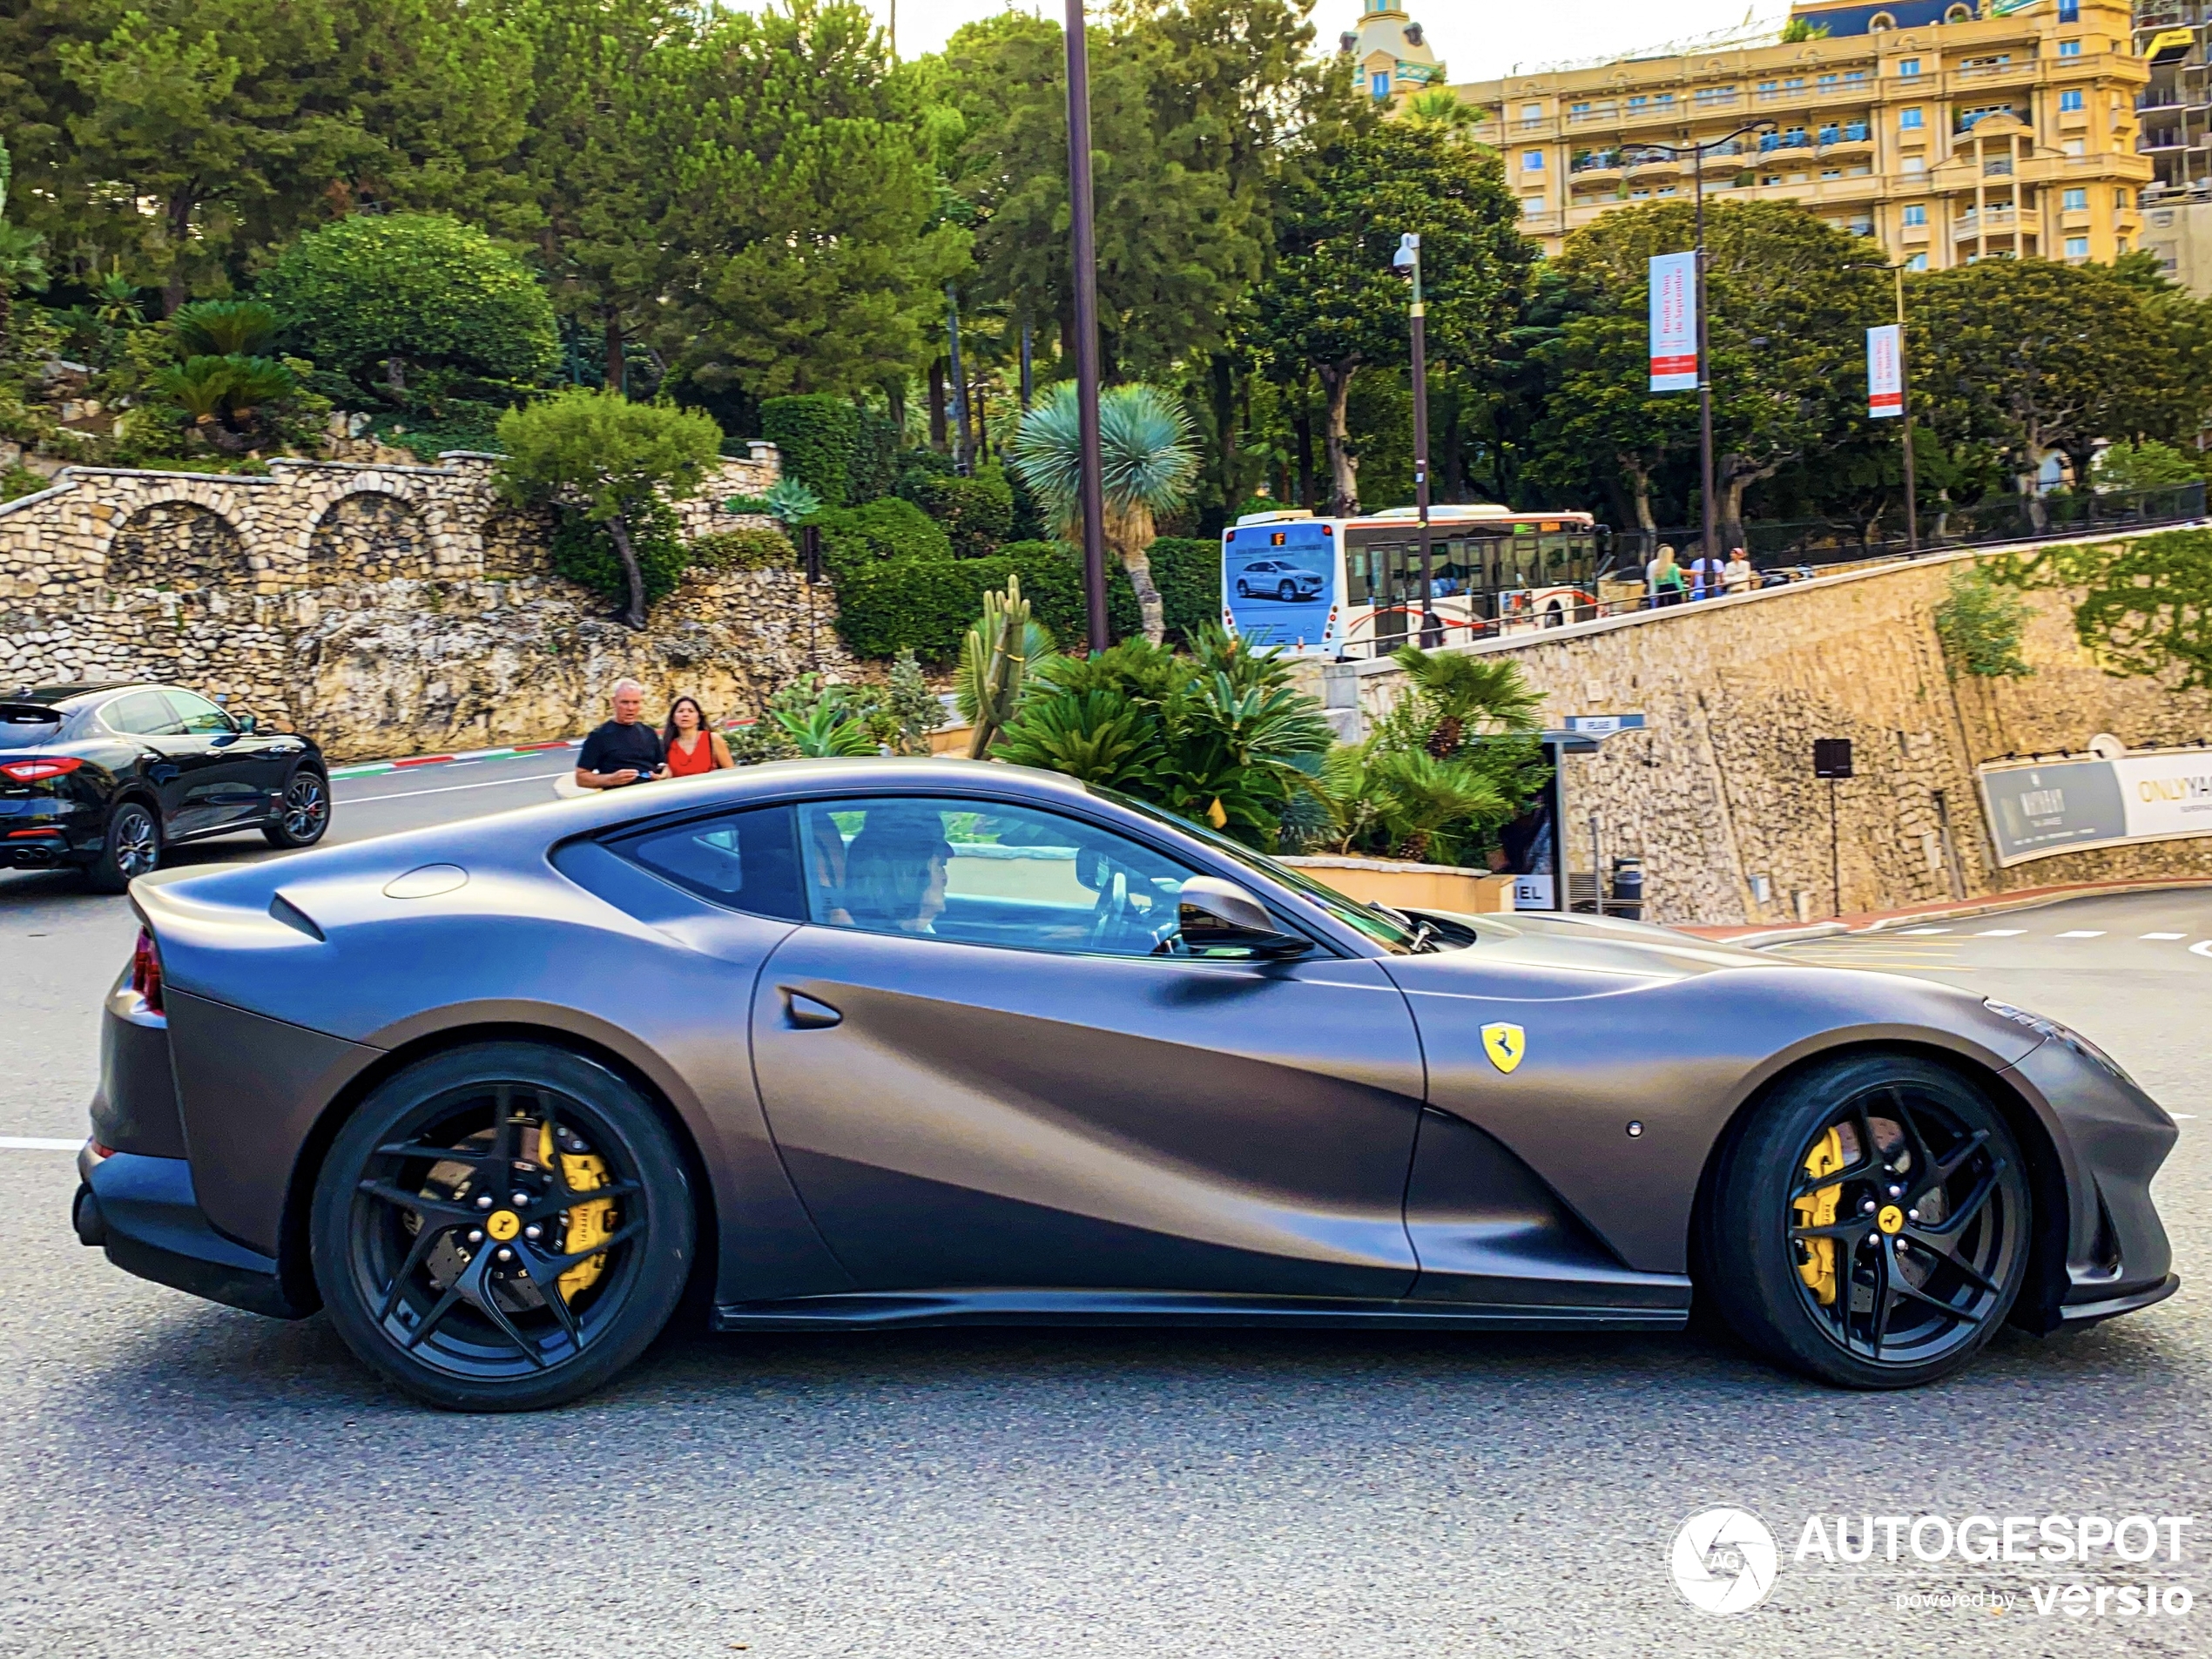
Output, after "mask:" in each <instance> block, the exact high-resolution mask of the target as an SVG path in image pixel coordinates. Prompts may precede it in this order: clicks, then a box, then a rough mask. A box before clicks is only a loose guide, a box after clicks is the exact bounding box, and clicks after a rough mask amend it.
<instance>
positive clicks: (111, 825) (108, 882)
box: [85, 800, 161, 893]
mask: <svg viewBox="0 0 2212 1659" xmlns="http://www.w3.org/2000/svg"><path fill="white" fill-rule="evenodd" d="M160 863H161V820H160V819H158V818H157V817H155V816H154V812H153V808H152V807H151V806H147V805H146V804H145V802H144V801H138V800H126V801H122V802H120V803H118V805H117V806H116V807H115V809H114V810H113V811H112V812H111V813H109V814H108V815H107V833H106V834H105V835H104V836H103V837H102V838H101V840H100V851H99V853H98V856H97V857H96V858H95V859H94V860H92V865H91V868H90V869H88V870H87V871H86V872H85V879H86V880H87V881H88V882H89V883H90V884H91V887H92V889H93V890H94V891H95V892H97V893H120V892H122V891H123V889H124V888H125V887H129V886H130V885H131V882H132V878H133V877H136V876H141V875H146V874H150V873H152V871H153V870H154V869H155V868H157V867H158V866H159V865H160Z"/></svg>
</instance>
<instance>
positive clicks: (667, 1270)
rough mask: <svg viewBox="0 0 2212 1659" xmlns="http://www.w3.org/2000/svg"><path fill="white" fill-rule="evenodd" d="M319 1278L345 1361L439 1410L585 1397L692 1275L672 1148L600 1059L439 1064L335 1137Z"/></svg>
mask: <svg viewBox="0 0 2212 1659" xmlns="http://www.w3.org/2000/svg"><path fill="white" fill-rule="evenodd" d="M310 1227H311V1234H312V1238H311V1244H312V1253H313V1259H314V1273H315V1283H316V1285H317V1286H318V1287H319V1288H320V1291H321V1292H322V1297H323V1301H324V1304H325V1305H326V1306H327V1308H328V1309H329V1311H330V1316H331V1318H332V1320H333V1322H334V1323H335V1324H336V1325H337V1327H338V1330H339V1332H340V1333H341V1335H342V1336H343V1337H344V1338H345V1339H346V1342H347V1345H348V1346H350V1347H351V1348H352V1349H353V1351H354V1353H356V1354H357V1355H359V1356H360V1357H361V1359H362V1360H363V1361H364V1362H366V1363H367V1364H368V1365H369V1366H371V1367H373V1368H374V1369H375V1370H377V1371H379V1372H382V1373H383V1374H384V1375H385V1376H387V1377H388V1378H390V1379H392V1380H393V1381H394V1382H395V1383H397V1384H399V1385H400V1386H401V1387H402V1388H404V1389H406V1390H407V1391H408V1393H412V1394H414V1395H415V1396H416V1397H417V1398H418V1399H423V1400H426V1401H428V1403H429V1404H431V1405H433V1406H441V1407H443V1408H445V1409H447V1410H451V1411H528V1410H534V1409H536V1408H539V1407H543V1406H558V1405H562V1404H563V1403H565V1402H566V1401H569V1400H571V1399H576V1398H577V1397H578V1396H579V1395H582V1394H585V1393H590V1391H591V1390H592V1389H594V1388H597V1387H598V1386H600V1385H601V1384H603V1383H604V1382H605V1381H607V1380H608V1379H610V1378H611V1377H613V1376H614V1375H615V1374H616V1373H617V1372H619V1371H621V1370H622V1369H623V1368H624V1366H627V1365H629V1364H630V1363H631V1360H633V1359H636V1358H637V1356H638V1354H639V1353H641V1352H644V1348H645V1346H646V1345H647V1344H649V1343H651V1341H652V1339H654V1338H655V1337H656V1336H658V1334H659V1333H660V1331H661V1329H662V1327H663V1326H664V1325H666V1324H667V1323H668V1319H669V1316H670V1315H671V1313H672V1312H674V1311H675V1309H676V1306H677V1304H678V1301H679V1300H680V1299H681V1298H682V1296H683V1293H684V1288H685V1279H686V1278H687V1277H688V1276H689V1274H690V1271H691V1263H692V1234H693V1217H692V1208H691V1192H690V1186H689V1183H688V1181H687V1180H686V1178H685V1172H684V1162H683V1158H682V1157H681V1155H680V1154H679V1153H678V1150H677V1147H676V1143H675V1140H674V1137H673V1136H671V1134H670V1132H669V1130H668V1128H667V1127H666V1125H664V1123H662V1121H661V1119H660V1117H659V1116H658V1113H656V1112H655V1111H654V1109H653V1108H652V1107H651V1104H650V1103H648V1102H646V1101H645V1100H644V1098H643V1097H642V1096H640V1095H639V1094H638V1092H637V1089H634V1088H632V1087H631V1084H629V1083H628V1082H625V1081H624V1079H622V1078H621V1077H620V1076H617V1075H616V1074H615V1073H614V1072H613V1071H611V1070H610V1069H608V1068H606V1067H605V1066H603V1065H601V1064H599V1063H598V1062H596V1061H593V1060H590V1059H587V1058H585V1057H584V1056H583V1055H577V1054H572V1053H570V1052H568V1051H566V1050H563V1049H554V1048H548V1047H541V1046H538V1045H536V1044H532V1043H523V1042H496V1043H482V1044H478V1045H475V1046H472V1047H469V1048H465V1049H452V1050H449V1051H448V1052H446V1053H443V1054H440V1055H433V1056H431V1057H430V1058H428V1059H426V1060H423V1061H421V1062H417V1063H416V1064H415V1065H412V1066H409V1067H408V1068H407V1069H405V1070H403V1071H401V1072H398V1073H396V1074H395V1075H394V1076H391V1077H390V1078H388V1079H387V1080H386V1081H385V1082H383V1083H381V1084H380V1085H379V1086H378V1087H377V1088H376V1089H375V1090H374V1092H373V1093H372V1094H370V1096H368V1099H367V1100H365V1101H364V1102H363V1103H361V1107H360V1109H358V1110H357V1111H356V1112H355V1113H354V1116H353V1117H352V1118H351V1119H350V1120H349V1121H348V1122H347V1124H346V1126H345V1128H344V1129H343V1130H341V1132H340V1134H339V1136H338V1138H337V1140H336V1141H335V1142H334V1143H333V1145H332V1147H331V1149H330V1153H329V1156H328V1157H327V1158H326V1159H325V1161H324V1163H323V1167H322V1170H321V1172H320V1177H319V1178H318V1180H317V1182H316V1185H315V1195H314V1213H313V1217H312V1220H311V1223H310Z"/></svg>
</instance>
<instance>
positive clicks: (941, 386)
mask: <svg viewBox="0 0 2212 1659" xmlns="http://www.w3.org/2000/svg"><path fill="white" fill-rule="evenodd" d="M945 444H946V432H945V360H944V359H943V358H941V357H933V358H931V359H930V360H929V447H930V448H933V449H934V450H935V451H936V452H937V453H938V454H939V455H943V454H944V453H945Z"/></svg>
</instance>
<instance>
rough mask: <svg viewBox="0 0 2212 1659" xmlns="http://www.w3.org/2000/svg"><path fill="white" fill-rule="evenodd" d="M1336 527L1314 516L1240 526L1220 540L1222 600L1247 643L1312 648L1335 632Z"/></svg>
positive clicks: (1336, 585)
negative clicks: (1333, 627)
mask: <svg viewBox="0 0 2212 1659" xmlns="http://www.w3.org/2000/svg"><path fill="white" fill-rule="evenodd" d="M1337 541H1338V537H1337V536H1336V534H1335V531H1334V528H1333V527H1332V526H1331V525H1328V524H1325V523H1320V522H1318V521H1317V520H1313V519H1303V520H1294V521H1291V522H1289V523H1260V524H1239V525H1238V527H1237V528H1236V529H1232V530H1230V531H1228V532H1226V534H1225V535H1224V536H1223V538H1222V562H1221V601H1222V604H1223V605H1224V607H1225V608H1226V609H1227V610H1228V612H1229V615H1230V617H1231V621H1232V622H1233V623H1234V624H1235V625H1236V631H1237V633H1238V637H1240V638H1241V639H1243V640H1244V642H1245V643H1246V644H1251V645H1287V646H1290V647H1291V649H1293V650H1298V649H1300V648H1303V649H1305V650H1309V651H1311V650H1314V649H1316V648H1318V647H1319V646H1321V645H1322V644H1326V643H1329V642H1330V641H1331V639H1332V635H1333V633H1334V630H1333V629H1332V626H1331V624H1332V622H1333V621H1334V617H1333V614H1332V613H1333V612H1334V610H1335V609H1336V601H1337V590H1338V586H1339V581H1340V577H1339V571H1338V569H1337V553H1338V549H1337Z"/></svg>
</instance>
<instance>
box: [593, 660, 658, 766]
mask: <svg viewBox="0 0 2212 1659" xmlns="http://www.w3.org/2000/svg"><path fill="white" fill-rule="evenodd" d="M613 703H614V715H615V718H613V719H611V720H609V721H608V722H607V723H606V724H605V725H602V726H599V727H597V729H595V730H594V731H593V732H592V733H591V735H590V737H588V738H585V739H584V740H583V748H582V749H581V750H580V751H578V752H577V758H576V783H577V788H579V789H623V788H626V787H628V786H630V785H631V784H642V783H648V782H651V780H652V779H656V778H661V777H665V776H666V775H667V773H666V772H665V770H664V756H663V755H662V753H661V746H660V733H658V732H656V731H654V730H653V729H652V727H651V726H649V725H645V724H644V721H642V720H640V719H639V718H637V717H638V716H639V715H641V714H643V713H644V711H645V688H644V686H642V685H639V684H638V683H637V681H636V680H627V679H626V680H617V681H616V682H615V691H614V698H613Z"/></svg>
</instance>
